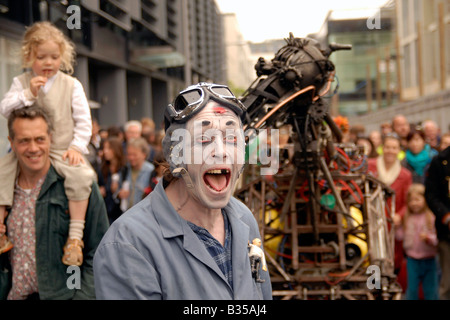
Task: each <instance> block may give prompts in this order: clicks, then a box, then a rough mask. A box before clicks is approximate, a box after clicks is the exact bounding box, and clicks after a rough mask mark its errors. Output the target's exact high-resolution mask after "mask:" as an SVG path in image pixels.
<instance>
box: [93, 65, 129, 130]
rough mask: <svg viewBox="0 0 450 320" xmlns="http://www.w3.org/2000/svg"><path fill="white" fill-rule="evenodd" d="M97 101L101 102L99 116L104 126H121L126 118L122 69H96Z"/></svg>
mask: <svg viewBox="0 0 450 320" xmlns="http://www.w3.org/2000/svg"><path fill="white" fill-rule="evenodd" d="M96 100H97V101H99V102H100V103H101V107H100V109H99V111H98V114H99V118H100V119H101V122H102V124H103V125H105V126H111V125H117V126H122V125H124V124H125V122H126V121H127V120H128V104H127V77H126V71H125V70H124V69H118V68H111V69H99V70H98V71H97V99H96Z"/></svg>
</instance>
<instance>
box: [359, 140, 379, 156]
mask: <svg viewBox="0 0 450 320" xmlns="http://www.w3.org/2000/svg"><path fill="white" fill-rule="evenodd" d="M355 144H356V145H357V146H362V147H363V148H364V155H365V156H366V157H367V158H376V157H378V153H377V150H376V149H375V147H374V145H373V143H372V140H370V139H369V138H367V137H364V136H360V137H358V138H356V142H355Z"/></svg>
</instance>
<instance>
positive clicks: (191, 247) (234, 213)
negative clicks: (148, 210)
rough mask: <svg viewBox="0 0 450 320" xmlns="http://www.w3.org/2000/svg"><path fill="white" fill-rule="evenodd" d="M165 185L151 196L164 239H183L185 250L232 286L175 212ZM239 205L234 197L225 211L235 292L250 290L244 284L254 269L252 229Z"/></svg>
mask: <svg viewBox="0 0 450 320" xmlns="http://www.w3.org/2000/svg"><path fill="white" fill-rule="evenodd" d="M162 181H163V180H160V182H158V184H157V185H156V188H155V190H154V191H153V192H152V193H151V194H150V196H151V200H150V203H151V206H152V211H153V213H154V215H155V218H156V220H157V221H158V224H159V225H160V227H161V230H162V234H163V237H164V238H173V237H177V236H183V247H184V249H185V250H186V251H188V252H189V253H190V254H192V255H193V256H194V257H195V258H197V259H198V260H200V261H201V262H202V263H204V264H205V265H207V266H208V267H209V268H211V269H212V270H214V271H215V272H216V273H217V274H218V276H219V277H220V278H222V279H223V281H225V282H226V283H227V284H228V282H227V280H226V279H225V276H224V275H223V274H222V271H220V269H219V267H218V266H217V264H216V263H215V261H214V259H213V258H212V257H211V256H210V254H209V253H208V251H207V250H206V249H205V247H204V246H203V244H202V243H201V242H200V240H199V239H198V238H197V236H196V235H195V233H194V232H193V231H192V230H191V228H190V227H189V225H188V224H187V222H186V221H185V220H184V219H183V218H181V217H180V216H179V215H178V213H177V212H176V211H175V209H174V207H173V206H172V204H171V203H170V201H169V199H168V198H167V195H166V192H165V190H164V187H163V183H162ZM237 201H238V200H236V199H234V198H233V197H232V198H231V199H230V202H229V203H228V204H227V206H225V208H224V210H225V212H226V214H227V217H228V220H229V223H230V225H231V256H232V264H233V286H234V290H233V291H234V292H240V291H242V290H246V289H245V288H244V287H243V286H248V285H249V284H248V283H246V282H245V281H243V280H244V279H245V276H248V274H247V273H248V272H249V270H250V267H249V266H247V264H249V259H247V257H248V251H247V246H248V241H249V233H250V228H249V227H248V225H247V224H245V223H244V222H243V221H242V220H241V217H242V215H243V212H242V210H239V207H238V204H237V203H236V202H237ZM162 208H164V209H162ZM243 257H244V259H243ZM247 278H248V277H247ZM250 287H251V286H250ZM230 289H231V288H230Z"/></svg>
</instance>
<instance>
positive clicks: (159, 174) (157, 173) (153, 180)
mask: <svg viewBox="0 0 450 320" xmlns="http://www.w3.org/2000/svg"><path fill="white" fill-rule="evenodd" d="M164 162H165V158H164V154H163V153H162V152H158V153H156V155H155V159H154V162H153V165H154V166H155V170H153V171H152V174H151V175H150V181H149V183H148V186H147V188H145V190H144V195H143V197H142V198H145V197H146V196H148V195H149V194H150V192H152V191H153V190H155V188H156V185H157V184H158V182H159V181H160V180H162V178H163V175H164V165H163V164H164Z"/></svg>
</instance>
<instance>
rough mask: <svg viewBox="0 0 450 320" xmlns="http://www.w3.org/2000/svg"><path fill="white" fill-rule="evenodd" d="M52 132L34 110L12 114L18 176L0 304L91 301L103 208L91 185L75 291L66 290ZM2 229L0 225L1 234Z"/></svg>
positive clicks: (65, 222)
mask: <svg viewBox="0 0 450 320" xmlns="http://www.w3.org/2000/svg"><path fill="white" fill-rule="evenodd" d="M51 129H52V126H51V124H50V121H49V117H48V114H47V113H46V112H45V111H44V110H43V109H40V108H38V107H35V106H32V107H24V108H21V109H17V110H14V111H12V112H11V114H10V116H9V119H8V131H9V138H8V139H9V141H10V142H11V146H12V149H13V152H14V153H15V155H16V157H17V159H18V166H19V175H18V177H17V179H16V182H15V187H14V200H13V205H12V208H11V212H10V213H9V215H8V217H7V220H6V222H5V223H6V224H7V226H8V232H9V236H10V238H11V240H12V241H13V242H14V247H13V248H12V250H11V251H10V255H6V254H4V255H1V256H0V270H1V272H0V299H5V298H8V299H94V298H95V292H94V276H93V269H92V268H93V267H92V265H93V261H92V259H93V257H94V252H95V250H96V248H97V245H98V244H99V242H100V240H101V239H102V237H103V235H104V234H105V232H106V230H107V228H108V219H107V216H106V209H105V204H104V202H103V199H102V196H101V195H100V192H99V189H98V186H97V184H96V183H95V182H94V183H93V184H92V192H91V194H90V196H89V206H88V209H87V213H86V225H85V229H84V235H85V237H84V248H83V251H84V252H83V254H84V260H83V263H82V265H81V267H80V273H79V274H80V278H79V279H78V280H75V281H78V284H79V285H80V287H79V288H78V289H70V288H69V287H68V286H67V283H68V277H69V276H70V275H71V273H70V272H69V273H68V269H67V266H65V265H64V264H63V263H62V261H61V257H62V251H63V245H64V243H65V241H66V238H67V236H68V231H69V216H68V214H67V211H66V208H68V202H69V200H68V199H67V196H66V195H65V193H64V179H63V178H62V177H61V176H60V175H58V173H57V172H56V170H55V168H54V167H53V165H52V164H51V162H50V158H49V155H50V141H51V133H50V132H51ZM4 231H5V225H4V224H0V232H4Z"/></svg>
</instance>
